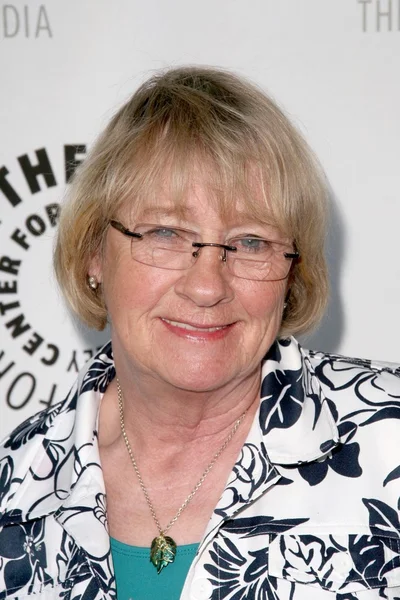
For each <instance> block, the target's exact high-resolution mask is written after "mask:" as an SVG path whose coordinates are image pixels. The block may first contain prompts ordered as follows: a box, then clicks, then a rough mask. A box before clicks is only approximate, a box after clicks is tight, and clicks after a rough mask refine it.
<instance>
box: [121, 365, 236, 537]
mask: <svg viewBox="0 0 400 600" xmlns="http://www.w3.org/2000/svg"><path fill="white" fill-rule="evenodd" d="M117 394H118V408H119V419H120V425H121V433H122V437H123V438H124V442H125V446H126V449H127V450H128V454H129V457H130V459H131V462H132V466H133V468H134V470H135V473H136V476H137V478H138V481H139V485H140V488H141V490H142V492H143V495H144V497H145V499H146V502H147V505H148V507H149V509H150V512H151V516H152V517H153V519H154V522H155V524H156V525H157V529H158V531H159V534H160V536H165V534H166V533H167V531H169V530H170V529H171V527H172V525H174V523H176V521H177V520H178V519H179V517H180V516H181V514H182V513H183V511H184V510H185V508H186V507H187V505H188V504H189V502H191V500H192V499H193V497H194V495H195V494H196V492H197V491H198V490H199V489H200V487H201V486H202V485H203V483H204V480H205V479H206V477H207V475H208V474H209V473H210V471H211V469H212V468H213V466H214V465H215V463H216V462H217V460H218V459H219V457H220V456H221V454H222V453H223V452H224V450H225V449H226V447H227V446H228V444H229V442H230V441H231V440H232V438H233V436H234V435H235V433H236V431H237V430H238V428H239V426H240V424H241V423H242V421H243V419H244V418H245V416H246V413H247V411H244V413H243V414H242V415H241V416H240V417H239V419H237V421H235V424H234V426H233V428H232V430H231V432H230V433H229V435H228V436H227V437H226V438H225V440H224V442H223V444H222V446H221V447H220V448H219V449H218V450H217V452H216V453H215V454H214V456H213V458H212V460H211V462H210V463H209V465H208V466H207V467H206V468H205V470H204V471H203V474H202V476H201V477H200V479H199V480H198V482H197V483H196V485H195V486H194V488H193V489H192V491H191V492H190V494H189V496H188V497H187V498H186V500H185V501H184V502H183V504H182V505H181V506H180V507H179V509H178V510H177V512H176V514H175V516H174V517H172V519H171V520H170V522H169V523H168V525H167V526H166V527H165V528H164V529H162V527H161V524H160V521H159V520H158V517H157V515H156V511H155V510H154V506H153V503H152V501H151V499H150V496H149V493H148V491H147V489H146V486H145V485H144V482H143V479H142V476H141V474H140V471H139V468H138V466H137V463H136V460H135V457H134V455H133V452H132V448H131V445H130V443H129V440H128V436H127V434H126V430H125V420H124V406H123V394H122V388H121V384H120V381H119V379H118V377H117Z"/></svg>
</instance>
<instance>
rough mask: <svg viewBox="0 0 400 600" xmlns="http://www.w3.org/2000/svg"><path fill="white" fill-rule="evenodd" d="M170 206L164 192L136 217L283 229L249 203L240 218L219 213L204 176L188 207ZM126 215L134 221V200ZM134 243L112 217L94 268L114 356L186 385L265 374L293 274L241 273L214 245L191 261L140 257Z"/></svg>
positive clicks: (214, 235) (259, 231)
mask: <svg viewBox="0 0 400 600" xmlns="http://www.w3.org/2000/svg"><path fill="white" fill-rule="evenodd" d="M171 208H172V207H171V203H168V200H167V198H166V200H165V210H164V211H160V207H159V205H158V207H157V209H152V208H151V207H150V206H149V207H147V209H146V211H145V214H143V215H139V218H138V219H137V221H136V222H137V223H139V222H142V223H143V222H145V223H155V224H163V225H168V226H172V225H174V226H176V227H182V228H185V229H190V230H193V231H195V232H196V233H199V234H200V236H201V240H202V241H203V242H218V243H223V242H225V241H226V240H227V239H229V238H232V237H235V236H238V235H240V234H249V233H252V234H255V235H258V236H260V237H266V238H270V237H271V235H273V236H274V238H275V239H277V232H276V231H273V232H271V228H270V227H268V226H265V225H261V224H257V222H256V221H254V220H252V219H251V218H249V217H246V216H245V215H243V214H242V213H238V214H237V216H236V218H235V220H234V221H233V220H229V221H227V220H224V221H223V220H221V217H220V216H219V214H218V213H217V212H216V210H215V208H214V207H213V206H212V205H211V204H210V202H209V201H208V199H207V192H206V191H205V189H203V188H202V187H201V186H194V187H193V188H192V191H191V192H190V194H189V197H188V198H187V203H186V206H185V209H186V212H185V213H184V217H182V215H181V216H179V217H178V215H177V214H174V212H173V211H171ZM118 219H119V220H120V221H121V222H122V223H123V224H124V226H125V227H128V228H130V229H133V228H134V226H135V223H132V222H131V220H130V215H129V209H127V210H126V211H123V210H122V211H121V212H120V214H119V215H118ZM130 247H131V242H130V239H129V238H128V237H126V236H124V235H122V234H121V233H120V232H119V231H116V230H115V229H113V228H112V227H110V228H109V230H108V233H107V238H106V242H105V247H104V250H103V253H102V255H101V256H98V257H96V258H95V259H94V260H93V263H92V265H91V269H90V274H91V275H96V276H97V278H98V280H99V281H100V282H101V284H102V288H103V294H104V298H105V303H106V306H107V310H108V314H109V320H110V323H111V331H112V341H113V349H114V355H115V357H116V360H118V357H120V360H123V361H124V362H125V363H126V365H127V367H128V368H129V369H130V371H131V372H132V373H134V374H135V376H137V377H138V376H145V377H152V378H155V379H156V380H157V381H158V382H161V383H164V384H168V385H169V386H173V387H176V388H180V389H184V390H188V391H189V390H191V391H212V390H221V389H223V388H224V387H226V388H228V387H232V385H233V386H234V385H235V384H236V383H237V384H240V382H242V381H244V380H245V379H246V378H248V377H249V376H252V375H256V374H257V375H258V372H259V368H260V362H261V360H262V357H263V356H264V354H265V353H266V351H267V350H268V349H269V347H270V346H271V344H272V343H273V341H274V340H275V338H276V336H277V333H278V330H279V328H280V323H281V318H282V311H283V303H284V298H285V295H286V291H287V280H283V281H274V282H259V281H258V282H257V281H249V280H246V279H239V278H237V277H234V276H233V275H231V274H230V273H229V271H228V269H227V267H226V265H225V264H224V263H223V262H222V261H221V260H220V258H219V257H220V255H221V250H220V249H219V248H215V247H204V248H202V249H201V252H200V255H199V257H198V258H197V259H196V262H195V263H194V264H193V266H192V267H190V268H189V269H187V270H184V271H181V270H180V271H178V270H167V269H160V268H157V267H152V266H147V265H144V264H141V263H139V262H137V261H135V260H133V259H132V257H131V250H130ZM228 260H229V257H228Z"/></svg>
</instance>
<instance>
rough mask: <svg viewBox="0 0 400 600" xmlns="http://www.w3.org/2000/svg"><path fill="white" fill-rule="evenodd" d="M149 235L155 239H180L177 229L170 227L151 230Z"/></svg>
mask: <svg viewBox="0 0 400 600" xmlns="http://www.w3.org/2000/svg"><path fill="white" fill-rule="evenodd" d="M147 233H150V234H151V235H153V236H154V237H159V238H163V239H171V238H174V237H178V236H179V233H178V231H176V229H170V228H169V227H157V228H154V229H150V231H148V232H147Z"/></svg>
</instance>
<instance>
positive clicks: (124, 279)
mask: <svg viewBox="0 0 400 600" xmlns="http://www.w3.org/2000/svg"><path fill="white" fill-rule="evenodd" d="M103 286H104V297H105V301H106V306H107V307H108V310H109V312H110V317H111V320H114V321H115V319H116V318H122V319H129V318H130V316H133V315H135V316H137V315H140V314H143V313H146V312H148V311H150V310H151V309H152V308H153V307H155V306H157V304H158V303H159V302H161V301H163V298H164V296H165V295H166V294H167V293H168V292H169V290H171V288H172V287H173V280H171V272H170V271H166V270H161V269H152V268H151V267H148V266H145V265H141V264H140V263H137V262H129V263H128V264H126V262H122V261H121V262H120V263H119V264H118V263H114V265H113V266H112V268H110V269H108V273H107V274H106V273H105V272H104V283H103ZM117 311H121V312H119V313H118V312H117Z"/></svg>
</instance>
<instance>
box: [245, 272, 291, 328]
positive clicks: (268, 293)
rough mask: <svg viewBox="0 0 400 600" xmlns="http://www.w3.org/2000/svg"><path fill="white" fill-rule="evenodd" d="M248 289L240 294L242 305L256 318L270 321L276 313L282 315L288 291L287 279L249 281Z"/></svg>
mask: <svg viewBox="0 0 400 600" xmlns="http://www.w3.org/2000/svg"><path fill="white" fill-rule="evenodd" d="M249 284H252V285H249V286H248V289H246V290H243V291H242V293H241V294H240V298H241V303H242V306H243V307H244V308H245V310H246V312H247V313H248V314H249V315H250V316H251V317H253V318H254V319H256V320H260V321H266V323H267V322H268V320H269V318H271V317H273V316H274V315H277V316H279V317H280V316H281V314H282V309H283V303H284V301H285V296H286V292H287V283H286V281H274V282H269V283H261V284H260V283H255V284H254V283H253V282H249Z"/></svg>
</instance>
